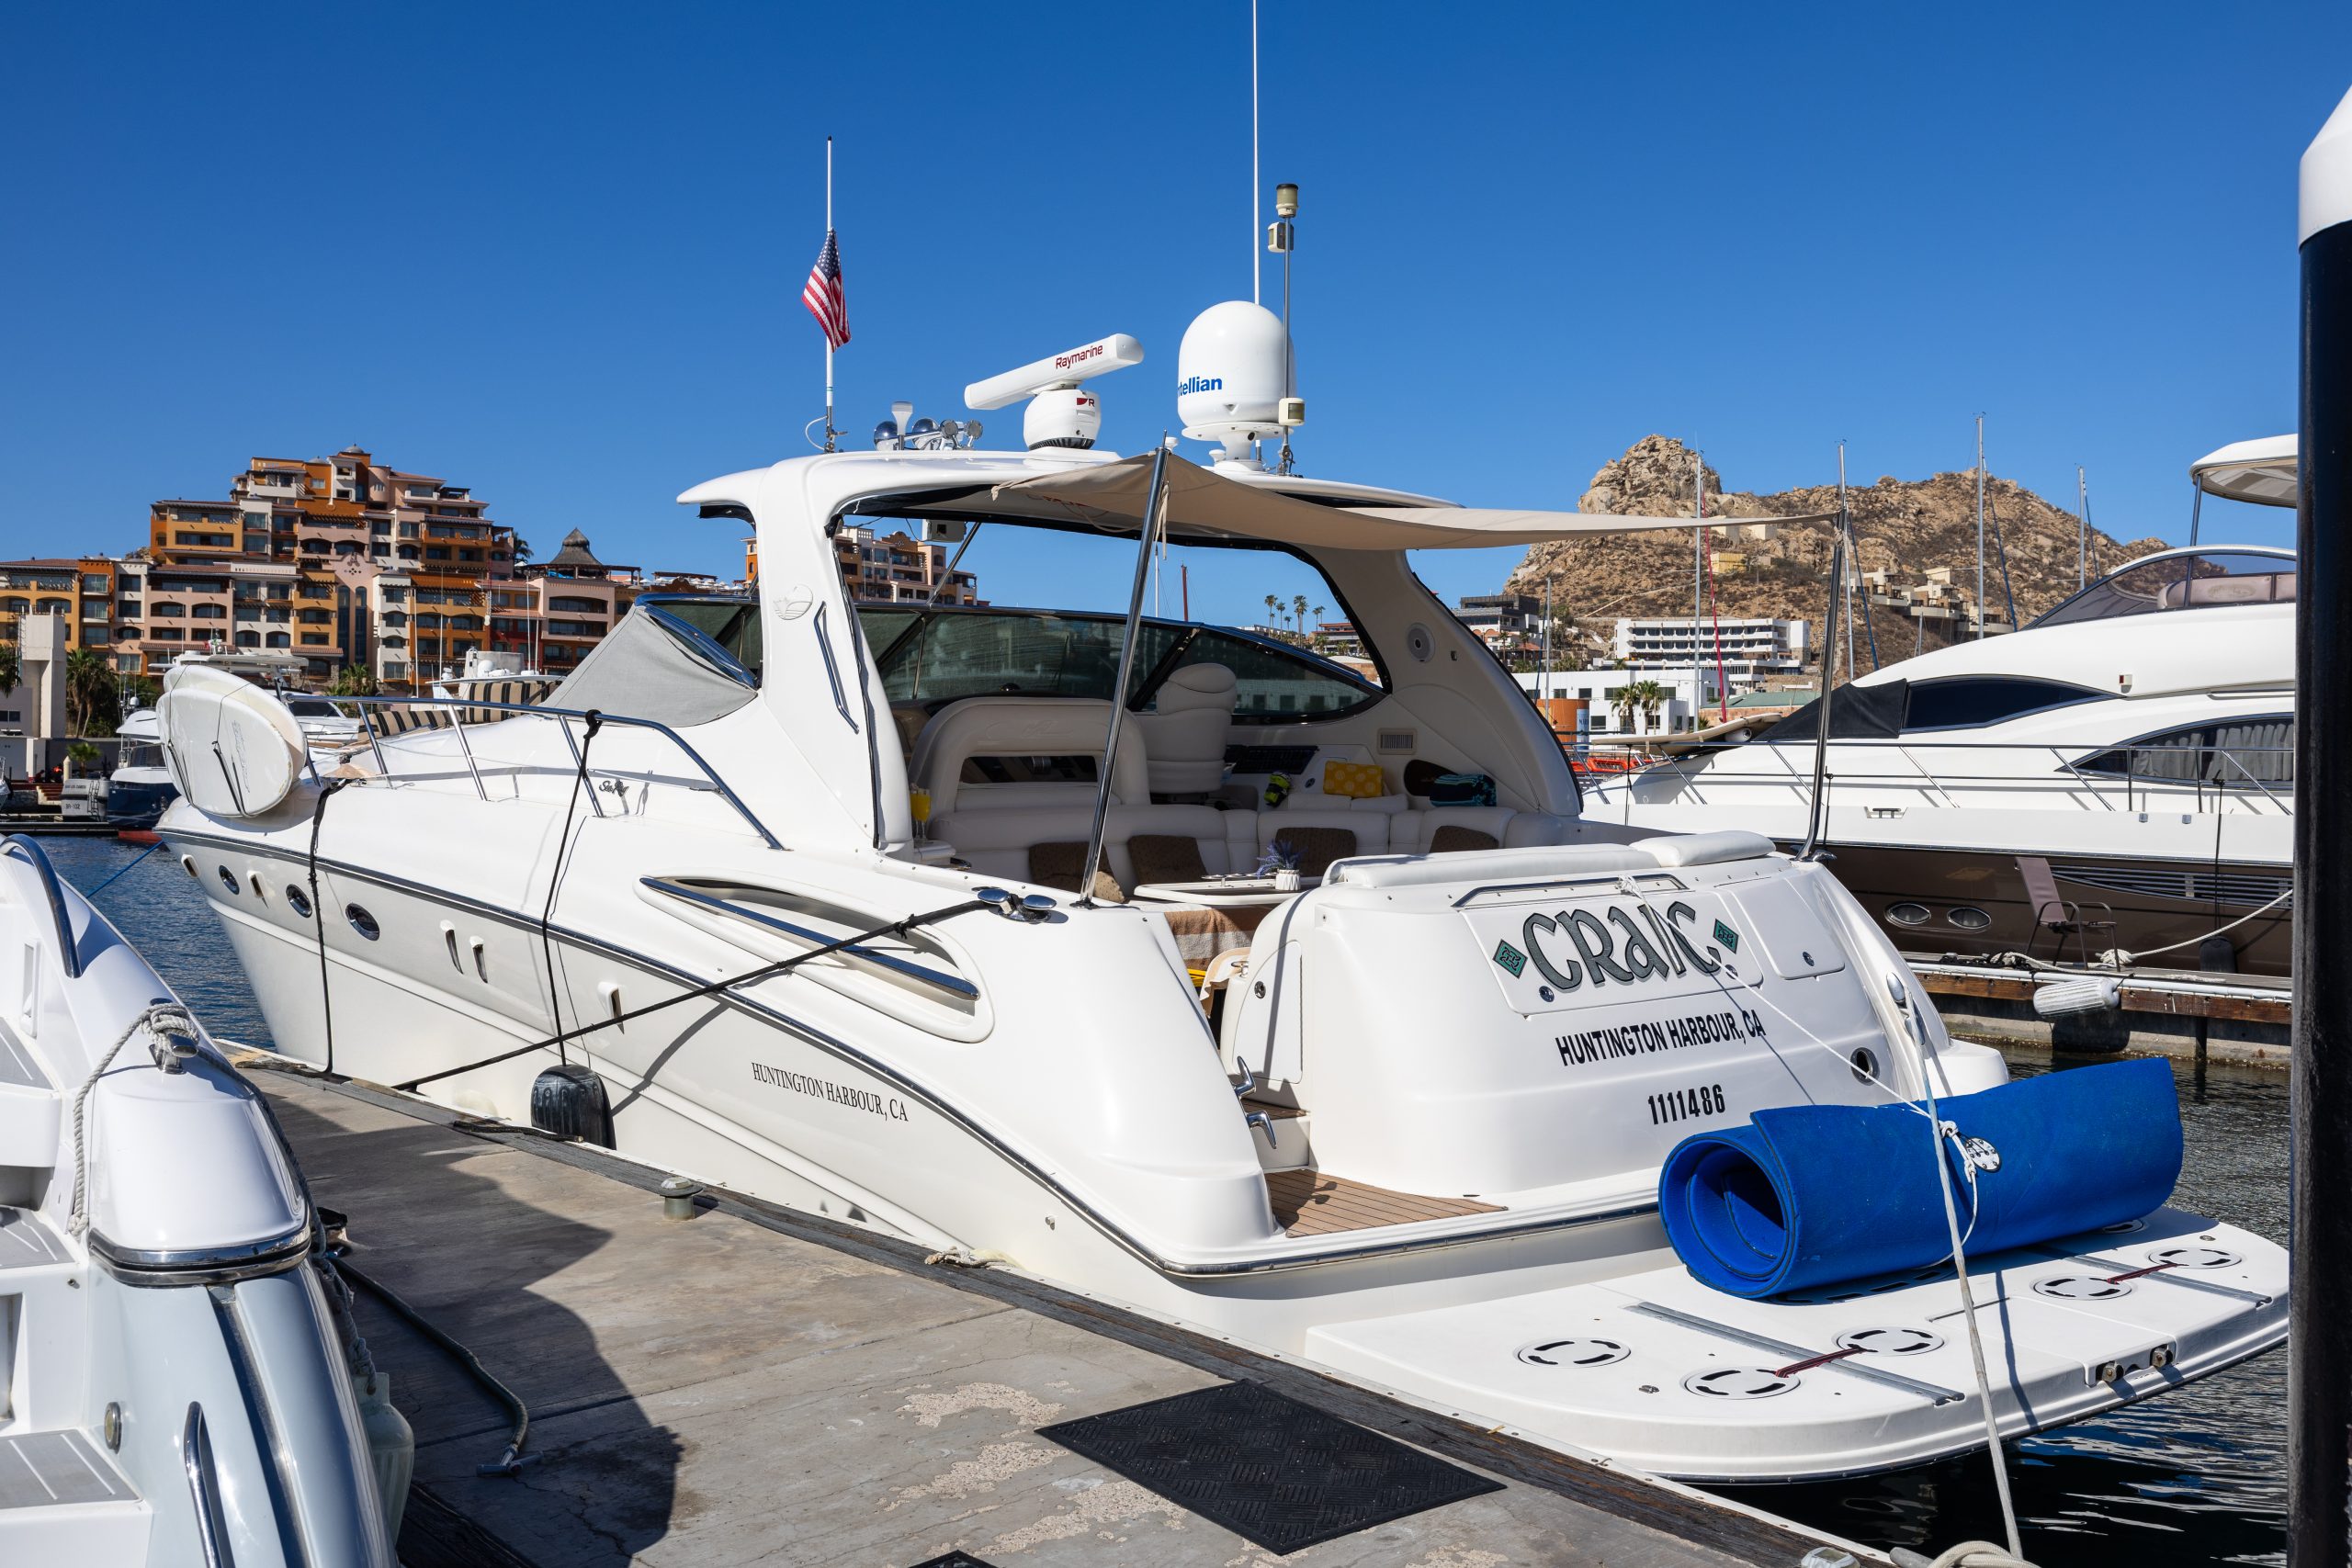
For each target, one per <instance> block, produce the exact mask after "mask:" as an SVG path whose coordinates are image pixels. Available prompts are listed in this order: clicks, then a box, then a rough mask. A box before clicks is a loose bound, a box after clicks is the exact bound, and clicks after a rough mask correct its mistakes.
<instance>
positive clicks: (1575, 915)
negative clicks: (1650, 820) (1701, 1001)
mask: <svg viewBox="0 0 2352 1568" xmlns="http://www.w3.org/2000/svg"><path fill="white" fill-rule="evenodd" d="M1698 919H1699V911H1698V910H1696V909H1694V908H1691V906H1690V905H1688V904H1686V903H1684V902H1682V901H1681V900H1680V899H1679V898H1678V899H1676V900H1675V901H1674V902H1673V903H1671V904H1668V906H1667V907H1666V913H1665V914H1664V915H1663V916H1661V915H1660V914H1659V913H1658V912H1657V909H1655V908H1652V907H1651V906H1650V905H1649V904H1648V903H1647V902H1646V901H1645V902H1643V903H1640V904H1637V905H1634V906H1633V907H1632V908H1627V907H1626V906H1625V905H1623V904H1611V906H1609V911H1608V914H1607V916H1606V918H1604V917H1602V916H1600V915H1597V914H1595V913H1593V912H1592V911H1591V910H1590V909H1560V910H1556V911H1555V912H1554V913H1552V914H1549V915H1544V914H1535V915H1530V916H1528V917H1527V920H1526V923H1525V924H1524V925H1522V926H1521V927H1520V946H1521V947H1523V948H1525V949H1526V950H1527V953H1526V956H1527V959H1528V960H1529V961H1530V962H1532V963H1533V964H1534V965H1535V970H1536V973H1537V974H1539V975H1541V976H1543V977H1544V980H1545V981H1547V982H1549V983H1550V984H1551V985H1553V986H1555V987H1557V988H1558V989H1560V990H1563V991H1573V990H1575V989H1577V987H1580V986H1582V985H1584V984H1585V982H1587V981H1588V980H1589V981H1590V982H1591V983H1592V985H1593V987H1594V988H1595V989H1598V988H1599V987H1602V986H1605V985H1607V984H1609V982H1611V980H1614V981H1616V982H1617V983H1618V984H1619V985H1623V986H1630V985H1632V984H1633V983H1634V981H1636V980H1646V979H1649V978H1651V977H1652V976H1674V975H1687V974H1689V973H1690V972H1691V970H1692V969H1693V968H1695V969H1697V970H1698V971H1699V973H1700V974H1702V975H1712V974H1713V973H1714V972H1715V971H1716V970H1717V969H1719V968H1721V967H1722V966H1723V951H1722V949H1720V948H1717V947H1714V946H1713V945H1710V946H1708V947H1707V948H1705V949H1704V950H1703V951H1702V949H1701V948H1700V946H1699V944H1698V943H1697V942H1694V941H1692V940H1691V935H1690V932H1689V931H1688V930H1687V929H1686V928H1688V927H1690V926H1691V925H1694V924H1695V923H1696V922H1697V921H1698ZM1729 929H1730V928H1728V927H1727V926H1725V925H1724V923H1723V922H1722V921H1721V920H1717V921H1716V922H1715V930H1716V931H1717V933H1718V934H1720V933H1722V932H1724V931H1728V930H1729ZM1546 936H1549V937H1550V938H1551V939H1552V944H1551V946H1550V947H1548V948H1547V947H1546V946H1545V945H1544V940H1543V939H1544V937H1546ZM1563 937H1565V938H1566V942H1562V941H1561V940H1560V939H1562V938H1563ZM1731 940H1733V941H1735V942H1736V940H1737V939H1736V937H1734V938H1733V939H1731ZM1570 948H1573V949H1574V950H1575V952H1576V956H1575V957H1573V958H1571V957H1569V956H1568V953H1567V950H1568V949H1570ZM1518 956H1519V954H1518V953H1515V952H1514V953H1497V954H1496V955H1495V961H1496V962H1497V963H1498V964H1502V965H1503V966H1504V967H1505V968H1507V969H1510V970H1511V972H1512V973H1513V974H1514V975H1515V974H1517V973H1518V972H1519V971H1518V969H1517V968H1516V967H1514V966H1513V964H1512V963H1511V960H1512V959H1514V958H1517V957H1518Z"/></svg>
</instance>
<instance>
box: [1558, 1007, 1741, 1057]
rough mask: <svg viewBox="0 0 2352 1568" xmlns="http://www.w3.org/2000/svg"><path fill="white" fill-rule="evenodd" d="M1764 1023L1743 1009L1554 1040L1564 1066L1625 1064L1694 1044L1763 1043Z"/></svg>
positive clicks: (1566, 1035) (1620, 1027)
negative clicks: (1604, 1063)
mask: <svg viewBox="0 0 2352 1568" xmlns="http://www.w3.org/2000/svg"><path fill="white" fill-rule="evenodd" d="M1763 1038H1764V1020H1763V1018H1762V1017H1761V1016H1760V1015H1758V1014H1757V1013H1752V1012H1750V1011H1748V1010H1747V1009H1746V1008H1741V1009H1739V1010H1737V1011H1730V1010H1726V1011H1724V1012H1699V1013H1690V1014H1687V1015H1685V1016H1684V1017H1681V1018H1669V1019H1667V1020H1664V1021H1644V1022H1641V1023H1622V1024H1619V1025H1617V1026H1615V1027H1614V1028H1611V1029H1587V1030H1580V1031H1578V1032H1577V1033H1574V1034H1561V1035H1555V1036H1554V1037H1553V1043H1554V1044H1555V1045H1557V1046H1558V1047H1559V1050H1560V1065H1561V1066H1564V1067H1581V1066H1589V1065H1590V1064H1591V1063H1594V1062H1621V1061H1623V1060H1624V1059H1625V1058H1626V1057H1628V1056H1650V1055H1657V1053H1658V1052H1660V1051H1686V1050H1689V1049H1690V1048H1691V1046H1693V1045H1720V1044H1722V1043H1724V1042H1725V1041H1727V1040H1761V1039H1763Z"/></svg>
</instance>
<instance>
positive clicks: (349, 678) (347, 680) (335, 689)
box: [327, 664, 376, 697]
mask: <svg viewBox="0 0 2352 1568" xmlns="http://www.w3.org/2000/svg"><path fill="white" fill-rule="evenodd" d="M375 694H376V677H375V675H374V674H373V673H371V672H370V671H366V670H363V669H361V668H360V667H359V666H358V665H356V664H346V665H345V666H344V667H343V671H342V672H341V673H340V674H338V675H336V676H335V678H334V684H333V685H331V686H329V687H328V688H327V695H329V696H331V697H372V696H374V695H375Z"/></svg>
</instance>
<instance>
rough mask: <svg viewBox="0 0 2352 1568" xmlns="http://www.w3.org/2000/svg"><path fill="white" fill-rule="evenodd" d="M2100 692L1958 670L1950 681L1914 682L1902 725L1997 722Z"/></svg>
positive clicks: (2083, 699)
mask: <svg viewBox="0 0 2352 1568" xmlns="http://www.w3.org/2000/svg"><path fill="white" fill-rule="evenodd" d="M2103 695H2105V694H2104V693H2100V692H2094V691H2091V690H2089V689H2088V688H2086V687H2083V686H2070V685H2068V684H2066V683H2065V682H2063V681H2030V680H2025V679H2022V678H2020V677H2018V676H2015V675H1962V676H1960V677H1958V678H1956V679H1954V680H1950V681H1927V682H1915V683H1914V684H1913V685H1912V687H1911V702H1910V705H1909V706H1908V707H1907V708H1906V709H1905V712H1904V715H1903V728H1905V730H1913V729H1954V728H1962V727H1963V726H1970V725H1979V724H1998V723H1999V722H2001V720H2003V719H2005V718H2016V717H2017V716H2019V715H2020V714H2029V713H2036V712H2039V711H2040V710H2041V709H2043V708H2052V707H2058V706H2061V705H2064V704H2066V703H2081V702H2088V701H2090V700H2091V699H2092V698H2094V697H2098V696H2103Z"/></svg>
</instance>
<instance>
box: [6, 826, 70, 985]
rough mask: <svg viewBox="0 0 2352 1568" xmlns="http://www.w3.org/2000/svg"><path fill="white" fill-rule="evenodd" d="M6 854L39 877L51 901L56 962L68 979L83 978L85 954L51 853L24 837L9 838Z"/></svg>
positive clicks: (42, 889)
mask: <svg viewBox="0 0 2352 1568" xmlns="http://www.w3.org/2000/svg"><path fill="white" fill-rule="evenodd" d="M6 853H8V854H12V855H14V856H16V857H17V859H18V860H21V861H24V862H27V863H29V864H30V865H31V866H32V868H33V871H34V872H35V873H36V874H38V875H39V876H40V890H41V892H42V893H43V894H45V895H47V896H48V898H49V923H50V925H51V928H52V929H53V930H54V931H56V933H57V961H58V963H59V964H62V965H63V966H64V969H65V977H66V978H67V979H69V980H78V979H80V978H81V977H82V951H81V949H80V948H79V947H77V946H75V945H74V917H73V913H72V911H70V910H68V909H67V908H66V907H65V890H64V888H63V887H62V886H60V885H59V883H58V880H57V868H56V867H54V866H52V865H51V864H50V863H49V852H48V851H46V850H44V849H42V848H41V847H40V844H39V843H38V842H36V841H35V840H32V839H30V838H28V837H27V836H25V835H24V834H22V833H11V834H9V835H8V838H7V841H6Z"/></svg>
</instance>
